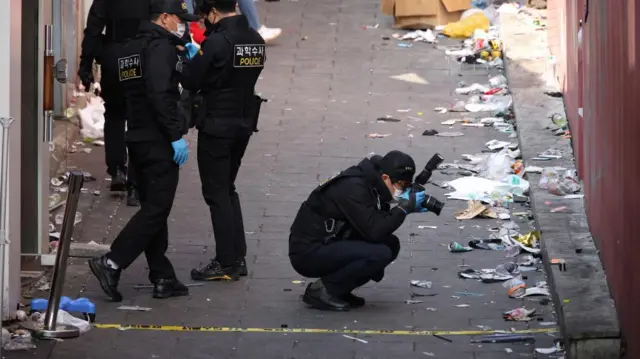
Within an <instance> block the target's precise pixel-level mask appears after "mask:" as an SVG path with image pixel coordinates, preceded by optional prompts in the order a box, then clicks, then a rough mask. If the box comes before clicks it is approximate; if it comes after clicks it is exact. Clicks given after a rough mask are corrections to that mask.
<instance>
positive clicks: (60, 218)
mask: <svg viewBox="0 0 640 359" xmlns="http://www.w3.org/2000/svg"><path fill="white" fill-rule="evenodd" d="M63 221H64V211H60V212H58V213H57V214H56V216H55V218H54V222H55V224H56V225H58V226H59V225H61V224H62V222H63ZM80 222H82V213H80V212H76V217H75V220H74V221H73V224H74V225H76V224H78V223H80Z"/></svg>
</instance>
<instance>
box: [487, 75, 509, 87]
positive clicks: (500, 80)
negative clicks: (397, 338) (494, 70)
mask: <svg viewBox="0 0 640 359" xmlns="http://www.w3.org/2000/svg"><path fill="white" fill-rule="evenodd" d="M489 84H490V85H491V87H500V86H505V85H506V84H507V78H506V77H505V76H504V75H497V76H494V77H492V78H490V79H489Z"/></svg>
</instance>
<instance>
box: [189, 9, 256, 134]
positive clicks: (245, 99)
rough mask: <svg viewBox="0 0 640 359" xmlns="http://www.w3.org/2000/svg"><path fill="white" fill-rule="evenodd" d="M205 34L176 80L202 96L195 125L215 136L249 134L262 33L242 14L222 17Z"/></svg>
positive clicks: (254, 115)
mask: <svg viewBox="0 0 640 359" xmlns="http://www.w3.org/2000/svg"><path fill="white" fill-rule="evenodd" d="M205 34H206V36H207V38H206V39H205V40H204V41H203V42H202V46H201V51H200V52H199V53H198V54H197V55H196V56H195V57H194V58H193V59H192V60H191V61H189V63H188V64H187V65H186V66H185V67H184V71H183V73H182V74H183V81H182V86H183V87H184V88H185V89H187V90H190V91H192V92H193V93H198V94H199V95H200V96H201V98H202V101H203V103H202V105H201V107H200V108H199V110H198V119H197V121H195V122H196V125H197V127H198V129H199V130H200V131H204V132H206V133H209V134H211V135H214V136H217V137H227V138H233V137H239V136H247V135H250V134H251V133H253V131H254V130H255V129H256V126H257V116H258V112H259V101H257V99H256V96H255V94H254V93H255V85H256V82H257V81H258V77H260V73H261V72H262V69H263V68H264V60H265V59H266V53H265V52H266V49H265V43H264V39H263V38H262V36H260V34H258V32H257V31H255V30H254V29H252V28H250V27H249V22H248V20H247V18H246V17H245V16H244V15H236V16H231V17H227V18H224V19H222V20H220V21H219V22H218V23H217V24H215V25H210V26H209V27H208V29H207V32H206V33H205ZM194 116H196V114H194Z"/></svg>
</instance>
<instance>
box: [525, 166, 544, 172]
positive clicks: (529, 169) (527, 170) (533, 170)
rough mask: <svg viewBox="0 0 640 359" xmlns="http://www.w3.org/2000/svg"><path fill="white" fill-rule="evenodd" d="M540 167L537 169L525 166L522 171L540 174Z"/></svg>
mask: <svg viewBox="0 0 640 359" xmlns="http://www.w3.org/2000/svg"><path fill="white" fill-rule="evenodd" d="M542 169H543V168H542V167H537V166H527V167H525V169H524V171H525V172H526V173H542Z"/></svg>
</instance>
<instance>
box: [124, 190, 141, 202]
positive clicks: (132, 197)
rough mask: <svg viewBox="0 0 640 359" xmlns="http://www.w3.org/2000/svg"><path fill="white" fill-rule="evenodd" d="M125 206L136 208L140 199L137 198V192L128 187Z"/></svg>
mask: <svg viewBox="0 0 640 359" xmlns="http://www.w3.org/2000/svg"><path fill="white" fill-rule="evenodd" d="M127 206H129V207H138V206H140V199H139V198H138V191H136V189H135V188H133V187H129V189H128V190H127Z"/></svg>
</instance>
